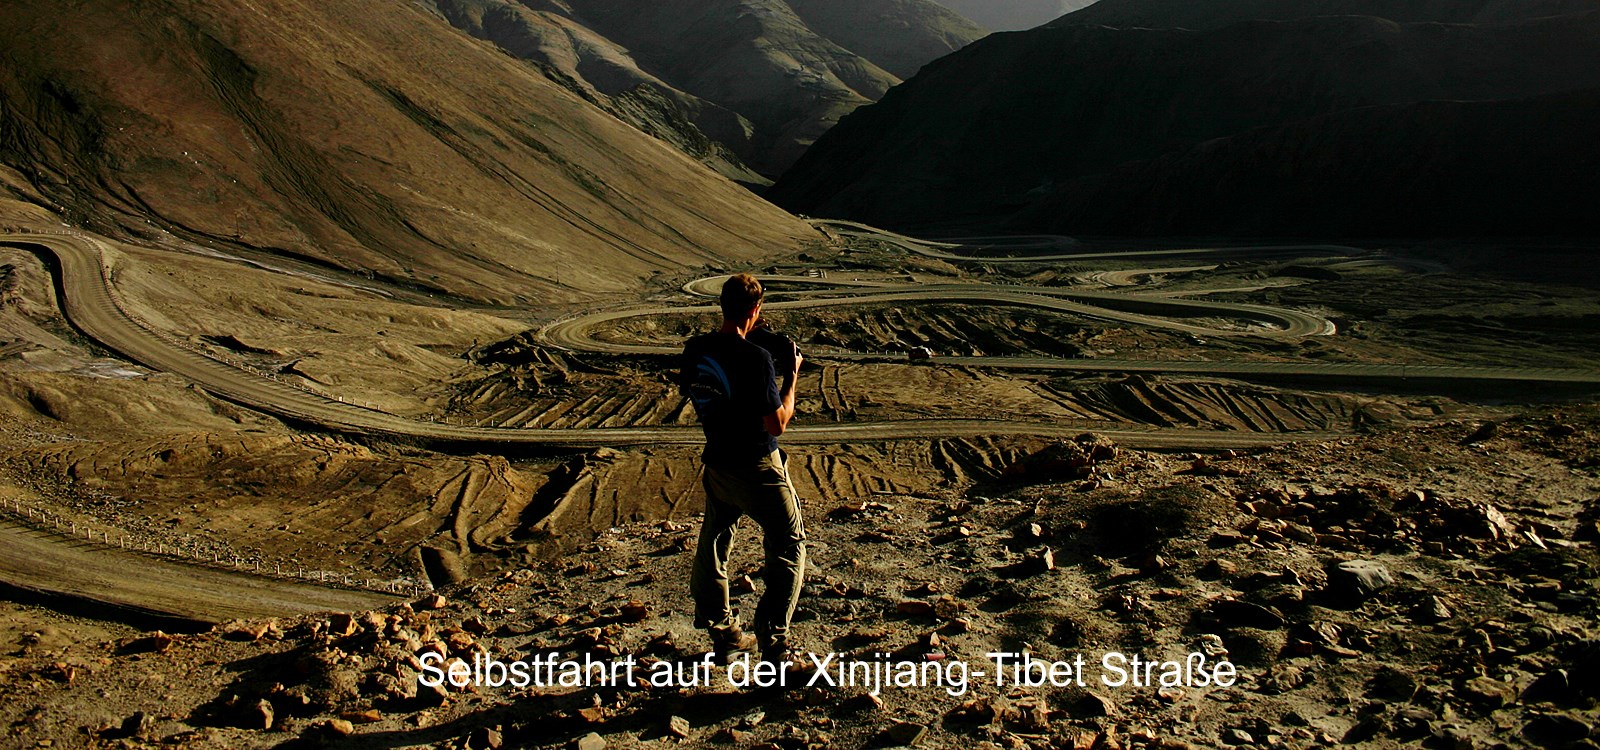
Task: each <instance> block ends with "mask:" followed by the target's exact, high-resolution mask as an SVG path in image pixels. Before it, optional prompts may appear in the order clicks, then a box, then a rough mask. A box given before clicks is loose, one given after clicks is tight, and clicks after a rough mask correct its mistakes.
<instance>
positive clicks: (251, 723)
mask: <svg viewBox="0 0 1600 750" xmlns="http://www.w3.org/2000/svg"><path fill="white" fill-rule="evenodd" d="M275 718H277V717H276V716H275V715H274V714H273V711H272V704H271V703H269V702H267V700H266V699H264V698H263V699H261V700H258V701H256V702H255V703H252V704H250V705H249V706H248V707H246V708H245V710H244V712H243V713H242V714H241V715H240V717H239V726H240V727H242V728H244V729H271V728H272V722H273V720H274V719H275Z"/></svg>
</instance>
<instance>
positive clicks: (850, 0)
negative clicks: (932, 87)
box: [788, 0, 988, 78]
mask: <svg viewBox="0 0 1600 750" xmlns="http://www.w3.org/2000/svg"><path fill="white" fill-rule="evenodd" d="M788 2H789V7H791V8H794V12H795V13H796V14H798V15H799V16H800V18H801V19H802V20H804V21H805V22H806V25H807V26H810V27H811V28H812V30H814V31H816V32H817V33H819V34H821V35H823V36H825V37H827V38H828V39H829V40H831V41H832V42H834V43H835V44H838V45H839V46H841V47H844V48H845V49H848V50H850V51H851V52H854V53H856V54H858V55H860V56H862V57H865V58H866V59H868V60H871V61H872V62H873V63H874V64H876V65H878V66H879V67H881V68H883V69H884V70H887V71H889V72H890V73H893V74H894V75H896V76H898V77H900V78H910V77H911V76H913V75H916V72H917V71H918V70H919V69H921V68H922V66H924V65H926V64H928V63H930V62H933V61H934V60H937V59H938V58H941V57H944V56H945V55H948V54H950V53H951V52H954V51H956V50H958V49H961V48H962V47H965V46H967V45H968V44H971V43H972V42H974V41H976V40H978V39H981V38H983V37H984V36H985V35H986V34H988V32H987V31H984V30H983V28H982V27H980V26H978V25H977V24H975V23H973V22H972V21H970V20H968V19H967V18H966V17H964V16H962V15H960V14H958V13H956V12H954V11H951V10H949V9H948V8H945V7H944V6H942V5H938V4H936V3H933V2H930V1H929V0H788Z"/></svg>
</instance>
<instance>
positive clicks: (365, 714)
mask: <svg viewBox="0 0 1600 750" xmlns="http://www.w3.org/2000/svg"><path fill="white" fill-rule="evenodd" d="M339 718H341V719H344V720H345V721H348V722H350V723H351V724H376V723H378V722H380V721H383V712H382V711H379V710H378V709H376V708H369V709H367V710H365V711H346V712H344V713H342V714H339Z"/></svg>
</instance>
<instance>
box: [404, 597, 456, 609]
mask: <svg viewBox="0 0 1600 750" xmlns="http://www.w3.org/2000/svg"><path fill="white" fill-rule="evenodd" d="M412 606H413V607H415V608H416V609H419V610H422V609H444V608H445V607H448V606H450V600H449V599H446V598H444V597H443V596H442V595H439V594H429V595H427V596H424V597H422V598H421V599H419V600H418V601H417V603H416V604H414V605H412Z"/></svg>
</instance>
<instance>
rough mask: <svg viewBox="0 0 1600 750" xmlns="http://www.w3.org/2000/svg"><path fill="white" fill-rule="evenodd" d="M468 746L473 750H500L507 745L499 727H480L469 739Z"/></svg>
mask: <svg viewBox="0 0 1600 750" xmlns="http://www.w3.org/2000/svg"><path fill="white" fill-rule="evenodd" d="M467 746H468V747H469V748H471V750H500V748H502V747H504V746H505V737H504V736H503V735H502V734H501V733H500V728H499V727H478V728H477V729H476V730H473V732H472V737H470V738H469V739H468V740H467Z"/></svg>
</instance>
